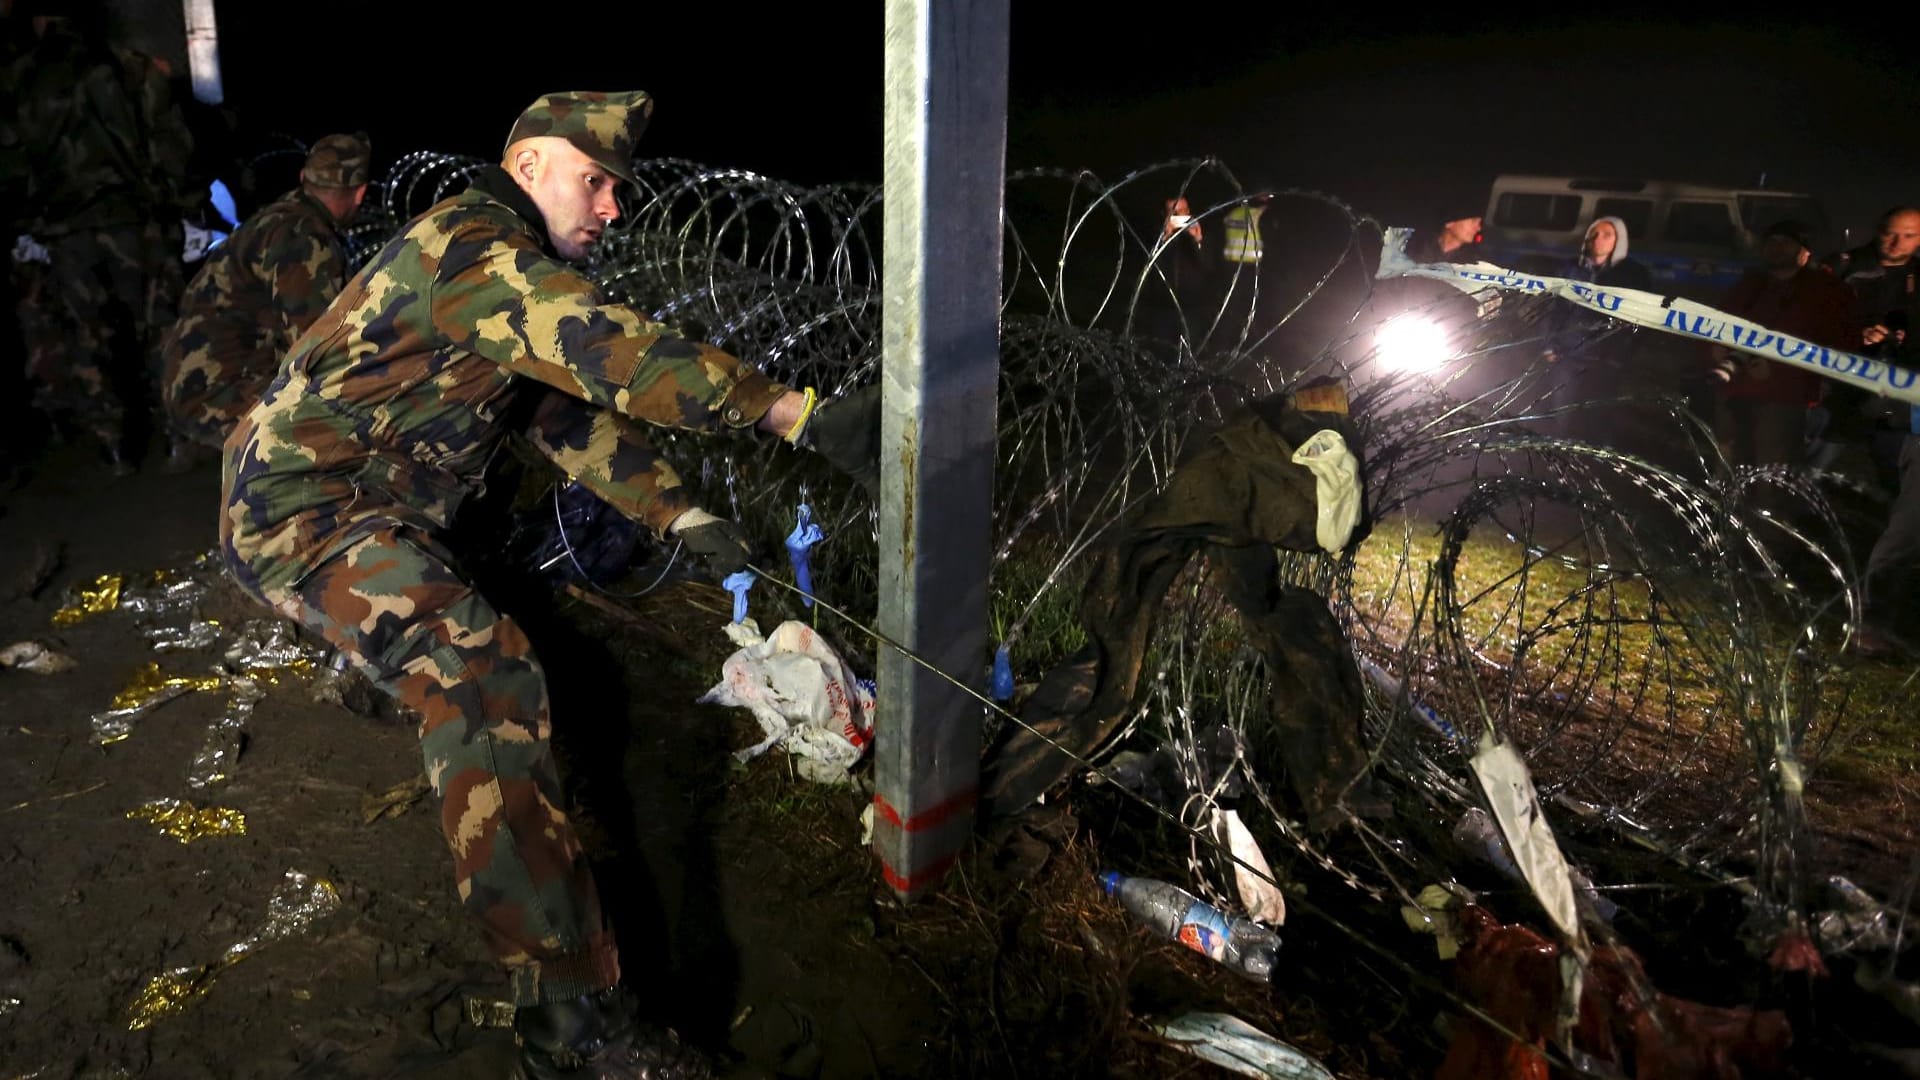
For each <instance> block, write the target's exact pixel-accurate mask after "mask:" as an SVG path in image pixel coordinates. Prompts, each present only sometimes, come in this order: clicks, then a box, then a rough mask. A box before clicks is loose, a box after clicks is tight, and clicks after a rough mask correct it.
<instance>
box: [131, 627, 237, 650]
mask: <svg viewBox="0 0 1920 1080" xmlns="http://www.w3.org/2000/svg"><path fill="white" fill-rule="evenodd" d="M140 633H141V635H142V636H143V637H145V638H146V639H147V642H148V643H149V644H150V645H152V647H153V651H154V652H157V653H166V652H191V651H193V650H195V649H209V648H212V647H213V646H214V645H215V644H216V643H218V642H219V640H220V633H221V630H220V624H219V622H217V621H215V620H213V619H193V620H191V621H189V622H187V623H186V624H185V625H181V626H171V625H162V626H149V627H146V628H144V629H142V630H141V631H140Z"/></svg>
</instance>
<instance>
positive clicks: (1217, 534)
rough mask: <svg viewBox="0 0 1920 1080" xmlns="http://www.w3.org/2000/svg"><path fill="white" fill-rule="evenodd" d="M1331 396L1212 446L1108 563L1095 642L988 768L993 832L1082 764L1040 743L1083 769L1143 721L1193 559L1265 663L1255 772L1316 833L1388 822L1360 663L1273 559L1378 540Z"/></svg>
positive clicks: (1308, 399) (1094, 609) (1264, 407)
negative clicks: (1157, 645) (1216, 577)
mask: <svg viewBox="0 0 1920 1080" xmlns="http://www.w3.org/2000/svg"><path fill="white" fill-rule="evenodd" d="M1328 389H1329V388H1327V387H1324V386H1317V387H1312V388H1309V390H1310V391H1311V395H1303V396H1302V397H1301V398H1299V399H1297V400H1296V399H1294V398H1292V397H1274V398H1267V399H1263V400H1261V401H1258V402H1255V403H1254V404H1253V405H1252V406H1251V408H1250V409H1249V411H1248V412H1247V413H1246V414H1245V415H1243V416H1240V417H1238V418H1236V419H1234V420H1233V421H1231V422H1229V423H1228V424H1226V425H1225V426H1223V427H1221V428H1220V429H1219V430H1217V431H1215V432H1213V433H1211V434H1210V435H1208V436H1206V437H1205V438H1204V439H1202V440H1200V446H1199V449H1198V451H1197V452H1196V453H1195V454H1194V455H1193V456H1192V457H1191V458H1189V459H1188V460H1187V461H1186V462H1184V463H1183V464H1181V465H1180V467H1179V468H1178V469H1176V470H1175V471H1174V473H1173V476H1172V477H1171V478H1170V479H1169V480H1168V482H1167V485H1166V487H1165V488H1164V489H1163V490H1162V491H1161V492H1160V493H1159V494H1157V495H1156V496H1155V497H1153V498H1152V499H1150V500H1148V501H1147V502H1145V503H1144V504H1142V505H1141V506H1139V507H1138V508H1136V509H1135V510H1134V512H1133V513H1131V514H1130V515H1128V517H1127V518H1126V519H1125V520H1124V521H1123V522H1121V523H1120V524H1119V525H1118V526H1116V527H1115V529H1114V532H1113V534H1112V536H1111V538H1110V539H1108V540H1107V541H1106V542H1105V543H1104V544H1103V545H1102V546H1101V547H1100V548H1099V549H1097V550H1096V552H1095V553H1094V554H1093V558H1092V562H1093V568H1092V571H1091V573H1090V574H1089V577H1088V581H1087V585H1086V590H1085V593H1084V598H1083V600H1082V601H1081V604H1080V621H1081V623H1082V624H1083V625H1084V626H1085V627H1086V629H1087V634H1088V637H1089V639H1090V641H1089V643H1088V645H1087V646H1086V647H1085V648H1084V649H1082V650H1081V651H1080V652H1079V653H1077V654H1076V655H1074V656H1073V657H1071V658H1070V659H1068V660H1067V661H1066V662H1064V663H1062V664H1061V665H1059V666H1058V667H1056V668H1054V669H1053V670H1052V671H1050V672H1048V673H1047V674H1046V676H1045V677H1044V678H1043V679H1042V680H1041V682H1040V685H1039V686H1038V687H1037V688H1036V689H1035V691H1034V692H1033V694H1032V695H1031V696H1030V697H1029V698H1028V699H1027V700H1026V702H1025V703H1024V704H1023V705H1022V706H1021V708H1020V717H1021V719H1022V720H1023V721H1024V722H1025V725H1023V726H1022V727H1021V728H1018V729H1014V730H1012V731H1010V732H1009V733H1008V735H1007V736H1006V737H1005V739H1004V740H1003V741H1002V742H1001V743H1000V744H999V745H998V746H996V747H995V748H994V750H993V751H992V752H991V753H990V754H989V755H988V759H987V761H986V764H985V766H984V768H983V772H984V774H985V775H984V776H983V777H982V786H981V791H982V804H983V806H984V807H985V812H986V815H987V816H989V817H999V816H1005V815H1008V814H1013V813H1018V812H1019V811H1020V810H1021V809H1022V808H1024V807H1026V806H1027V805H1029V804H1030V803H1032V802H1033V800H1034V799H1036V798H1038V797H1039V796H1040V795H1041V793H1042V792H1044V791H1045V790H1046V789H1047V788H1049V787H1052V786H1053V785H1054V784H1056V783H1058V782H1059V781H1060V780H1062V779H1064V778H1065V777H1066V776H1067V775H1068V774H1069V773H1070V772H1071V771H1072V770H1073V768H1074V764H1075V762H1074V759H1073V758H1072V757H1069V756H1068V755H1067V754H1064V753H1062V752H1061V751H1059V750H1056V749H1054V748H1053V747H1052V746H1050V745H1049V744H1048V742H1047V741H1046V739H1043V738H1041V737H1040V736H1042V735H1044V736H1046V737H1047V738H1050V739H1052V740H1055V741H1057V742H1059V743H1060V744H1061V745H1063V746H1065V747H1066V748H1067V749H1069V750H1071V751H1073V752H1074V753H1075V754H1077V755H1080V756H1083V757H1084V756H1085V755H1086V754H1088V753H1091V752H1092V751H1093V750H1094V749H1096V748H1097V747H1098V746H1099V745H1100V744H1101V743H1103V742H1104V741H1106V739H1107V738H1108V737H1109V736H1111V735H1112V734H1113V733H1114V732H1115V731H1116V730H1117V729H1119V727H1120V726H1121V725H1122V724H1124V723H1125V721H1126V718H1127V717H1128V716H1130V715H1132V714H1133V712H1134V710H1135V708H1136V707H1137V706H1138V704H1139V699H1140V695H1141V694H1142V693H1143V689H1142V687H1141V685H1140V684H1141V679H1140V675H1141V669H1142V667H1143V665H1144V664H1145V661H1146V654H1147V648H1148V645H1149V643H1150V642H1151V640H1152V637H1153V629H1154V623H1155V621H1156V619H1157V616H1158V614H1159V610H1160V603H1161V600H1162V599H1163V598H1164V597H1165V595H1166V593H1167V591H1168V590H1169V589H1170V588H1171V587H1172V585H1173V582H1174V579H1175V577H1177V576H1178V575H1179V573H1180V572H1181V571H1182V570H1183V569H1185V568H1186V566H1187V564H1188V563H1189V562H1190V561H1191V560H1192V559H1193V557H1194V556H1196V555H1201V556H1204V557H1205V558H1206V559H1207V560H1208V561H1209V562H1211V563H1212V564H1213V566H1214V567H1215V569H1216V570H1217V571H1219V572H1220V576H1221V578H1222V579H1223V583H1224V586H1225V589H1226V592H1227V597H1228V599H1229V600H1230V601H1231V603H1232V604H1233V606H1234V607H1235V608H1236V609H1237V610H1238V611H1239V613H1240V614H1241V616H1242V617H1243V618H1244V619H1245V621H1246V623H1247V627H1248V630H1249V638H1248V644H1249V645H1250V646H1252V647H1253V648H1255V649H1256V650H1257V651H1258V652H1259V653H1260V655H1261V657H1262V658H1263V659H1264V661H1265V663H1266V667H1267V674H1268V681H1269V694H1268V698H1267V719H1268V729H1267V730H1266V731H1265V732H1263V733H1261V734H1262V735H1264V736H1265V737H1251V739H1250V741H1252V742H1253V744H1254V745H1253V746H1252V747H1251V748H1250V752H1251V753H1252V754H1253V755H1254V756H1255V758H1256V760H1255V761H1254V762H1253V764H1254V766H1255V768H1256V770H1258V771H1260V772H1261V773H1262V774H1264V775H1277V774H1278V773H1280V772H1284V773H1285V774H1286V776H1287V777H1288V780H1289V782H1290V784H1291V786H1292V789H1293V793H1294V795H1295V797H1296V798H1297V800H1298V802H1299V803H1300V805H1301V808H1302V809H1303V810H1304V812H1305V813H1306V815H1307V819H1308V823H1309V825H1310V826H1312V827H1325V826H1328V825H1331V824H1334V823H1336V822H1338V821H1339V820H1342V819H1344V817H1345V815H1346V811H1345V810H1343V809H1341V806H1342V804H1343V803H1344V804H1345V806H1346V807H1347V808H1349V809H1352V810H1354V811H1356V812H1361V813H1368V814H1371V813H1377V812H1379V810H1380V807H1378V806H1377V805H1376V804H1375V800H1374V799H1373V797H1372V795H1371V793H1370V790H1369V788H1368V783H1367V777H1366V768H1367V755H1366V752H1365V750H1364V749H1363V748H1362V747H1361V744H1360V719H1361V708H1362V703H1363V700H1364V699H1363V696H1362V690H1361V677H1360V671H1359V668H1358V667H1357V666H1356V665H1355V662H1354V658H1353V650H1352V648H1351V647H1350V646H1349V644H1348V642H1347V640H1346V637H1345V635H1344V634H1343V633H1342V632H1341V629H1340V625H1339V623H1338V621H1337V620H1335V618H1334V616H1333V612H1332V611H1331V610H1330V609H1329V608H1328V607H1327V602H1326V600H1325V599H1324V598H1323V597H1321V596H1320V595H1318V594H1317V593H1314V592H1312V591H1311V590H1308V589H1302V588H1298V587H1294V586H1290V585H1283V584H1281V583H1280V581H1279V577H1278V565H1279V564H1278V559H1277V557H1276V556H1275V554H1274V549H1275V548H1276V547H1283V548H1287V549H1289V550H1293V551H1316V550H1326V551H1333V552H1337V551H1340V550H1344V549H1345V548H1346V547H1348V546H1350V545H1351V544H1354V543H1357V542H1358V541H1359V540H1361V539H1363V538H1364V537H1365V535H1366V533H1367V530H1368V522H1367V516H1366V507H1365V502H1364V491H1365V481H1364V473H1363V470H1362V467H1361V462H1360V461H1359V459H1358V456H1357V453H1356V451H1355V448H1357V447H1358V446H1359V445H1360V441H1359V438H1358V437H1357V435H1356V434H1355V432H1354V429H1353V428H1352V426H1351V425H1350V423H1349V422H1348V419H1347V417H1346V415H1345V408H1346V402H1345V397H1344V394H1341V393H1337V392H1335V393H1332V394H1328V393H1327V390H1328ZM1303 404H1312V405H1313V406H1314V408H1313V409H1311V410H1309V409H1303V408H1300V407H1298V406H1299V405H1303ZM1026 726H1031V727H1032V728H1033V729H1034V730H1033V731H1029V730H1026ZM1036 731H1037V732H1038V733H1039V734H1035V732H1036ZM1251 735H1252V733H1250V736H1251Z"/></svg>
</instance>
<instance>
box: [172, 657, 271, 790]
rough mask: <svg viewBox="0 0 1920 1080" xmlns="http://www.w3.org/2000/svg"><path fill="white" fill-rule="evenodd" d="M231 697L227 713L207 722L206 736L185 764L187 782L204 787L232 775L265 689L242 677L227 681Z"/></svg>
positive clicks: (264, 694)
mask: <svg viewBox="0 0 1920 1080" xmlns="http://www.w3.org/2000/svg"><path fill="white" fill-rule="evenodd" d="M228 687H229V690H230V693H231V696H230V697H229V699H228V706H227V712H226V715H224V716H219V717H215V718H214V720H213V722H212V723H210V724H208V725H207V734H206V737H205V738H204V739H203V740H201V743H200V749H199V750H198V751H197V752H196V753H195V754H194V755H193V763H192V764H190V765H188V766H187V785H188V786H189V787H193V788H204V787H207V786H208V785H210V784H217V783H219V782H220V781H222V780H228V779H231V778H232V777H233V773H234V769H235V768H236V767H237V766H238V765H239V763H240V751H241V749H242V748H243V747H244V746H245V745H246V739H247V725H248V724H249V723H250V722H251V721H252V720H253V707H254V705H255V704H257V703H258V702H259V701H260V700H261V699H262V698H265V697H266V696H267V692H266V691H265V690H263V689H261V687H260V684H259V683H258V682H255V681H254V680H253V679H249V678H246V677H244V676H240V677H235V678H234V679H232V680H230V682H229V684H228Z"/></svg>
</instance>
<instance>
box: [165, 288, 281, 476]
mask: <svg viewBox="0 0 1920 1080" xmlns="http://www.w3.org/2000/svg"><path fill="white" fill-rule="evenodd" d="M186 322H187V320H185V319H183V320H181V324H180V327H179V328H176V330H175V332H174V335H173V336H170V337H169V338H168V339H167V347H166V349H165V350H164V351H165V354H166V361H167V363H166V373H165V382H164V387H163V391H162V398H163V401H164V403H165V405H166V412H167V427H168V429H169V430H170V431H171V432H172V433H173V434H174V435H175V436H176V437H178V438H182V439H191V440H192V441H194V442H196V443H199V444H201V445H202V446H207V447H211V448H213V449H215V450H218V449H219V448H220V447H221V445H222V444H223V443H225V442H226V440H227V436H228V435H230V434H232V432H233V429H234V427H235V426H236V425H237V424H239V423H240V420H241V418H242V417H244V416H246V415H247V413H249V412H251V411H252V410H253V407H254V406H255V405H258V404H259V403H260V399H261V398H262V397H264V396H265V395H266V392H267V387H268V385H269V384H271V383H272V382H273V377H274V375H275V374H276V373H277V372H276V370H275V364H276V362H277V358H276V357H275V356H274V355H273V353H272V351H271V350H264V351H255V352H251V353H243V354H239V355H234V354H231V353H230V354H227V355H221V356H216V354H215V353H214V351H213V350H211V349H208V348H202V347H200V345H201V344H202V340H203V339H201V340H196V339H195V338H194V337H193V336H192V335H193V334H194V328H193V327H188V326H186Z"/></svg>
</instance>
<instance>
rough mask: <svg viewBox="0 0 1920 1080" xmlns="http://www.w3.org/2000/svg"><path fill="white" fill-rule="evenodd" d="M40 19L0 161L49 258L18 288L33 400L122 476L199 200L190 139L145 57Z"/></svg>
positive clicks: (162, 77) (161, 78)
mask: <svg viewBox="0 0 1920 1080" xmlns="http://www.w3.org/2000/svg"><path fill="white" fill-rule="evenodd" d="M35 22H36V25H37V27H38V28H39V31H40V38H39V42H38V43H37V45H36V46H35V48H34V49H33V51H32V52H31V53H29V54H28V55H27V56H25V57H24V58H22V59H21V60H20V61H18V62H17V70H18V72H19V74H18V79H17V82H16V96H17V101H18V109H17V112H15V113H14V114H13V115H11V116H9V117H7V118H6V121H7V122H6V123H5V125H4V127H0V161H4V162H6V163H8V166H7V167H8V171H10V172H17V173H18V175H17V176H13V177H10V178H9V182H8V183H7V184H5V185H0V186H7V187H12V188H15V189H16V190H18V191H19V192H20V197H21V198H22V199H24V202H25V206H26V214H25V217H26V222H25V231H26V232H27V233H29V234H31V235H32V236H33V237H34V239H35V240H37V241H38V243H39V244H40V245H41V246H42V247H43V248H44V249H45V253H46V254H45V262H44V263H38V264H32V265H29V266H27V267H25V270H24V274H23V277H24V280H23V281H22V283H21V284H22V288H21V307H20V312H21V316H22V319H21V321H22V328H23V331H24V332H25V334H26V336H27V339H28V344H27V367H28V374H29V376H30V377H31V378H32V379H33V381H34V382H35V383H36V384H37V389H36V393H35V399H36V402H35V403H36V404H37V405H38V406H39V407H41V408H43V409H45V410H47V411H49V412H51V413H54V414H56V415H60V416H63V417H67V418H70V419H71V420H73V421H74V422H76V423H77V424H78V426H80V427H82V428H84V429H86V430H87V431H89V432H91V433H92V434H93V435H94V436H96V437H97V438H98V439H99V440H100V442H101V444H102V448H103V449H104V451H105V453H106V455H107V458H108V460H109V461H110V462H111V463H112V464H113V465H114V468H115V471H116V472H128V471H131V468H130V466H129V465H128V463H127V456H128V455H129V453H130V451H131V448H130V447H128V446H126V445H125V444H124V439H125V436H126V433H127V426H128V421H129V419H130V418H132V417H131V416H130V414H136V413H139V414H143V413H144V411H145V409H146V407H147V399H148V396H149V394H150V393H151V390H152V388H153V387H154V386H156V385H157V384H158V382H159V374H160V365H159V348H158V346H159V342H160V335H161V334H162V333H164V332H165V331H166V328H167V327H169V326H171V325H172V324H173V313H174V305H175V303H176V302H177V300H178V298H179V293H180V288H181V285H182V278H183V276H184V275H183V274H182V272H181V268H180V258H181V247H182V231H181V219H182V217H183V215H184V214H185V213H186V212H187V211H188V210H190V209H191V208H192V207H194V206H196V205H197V204H198V203H199V202H200V197H199V196H198V195H197V194H195V193H193V192H191V191H190V190H189V185H188V184H187V183H186V180H185V177H186V172H187V162H188V158H189V156H190V154H191V153H192V149H193V137H192V136H191V135H190V134H189V133H188V131H187V126H186V121H185V119H184V117H183V116H182V114H181V112H180V110H179V107H178V105H177V104H176V103H175V102H174V100H173V96H172V89H171V87H170V86H169V85H168V82H167V77H166V74H165V72H164V71H163V70H162V69H161V67H160V66H159V65H158V64H157V63H156V62H155V61H154V60H153V59H152V58H151V57H147V56H144V55H142V54H140V53H136V52H132V51H130V50H126V49H118V48H108V47H107V46H106V45H104V44H102V43H101V41H100V40H99V38H98V35H97V34H94V33H83V32H82V31H81V30H80V29H79V28H77V27H76V26H74V25H73V20H69V19H65V18H54V17H50V16H44V15H42V16H37V17H36V19H35ZM16 167H17V168H16ZM140 418H141V419H144V416H141V417H140Z"/></svg>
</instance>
